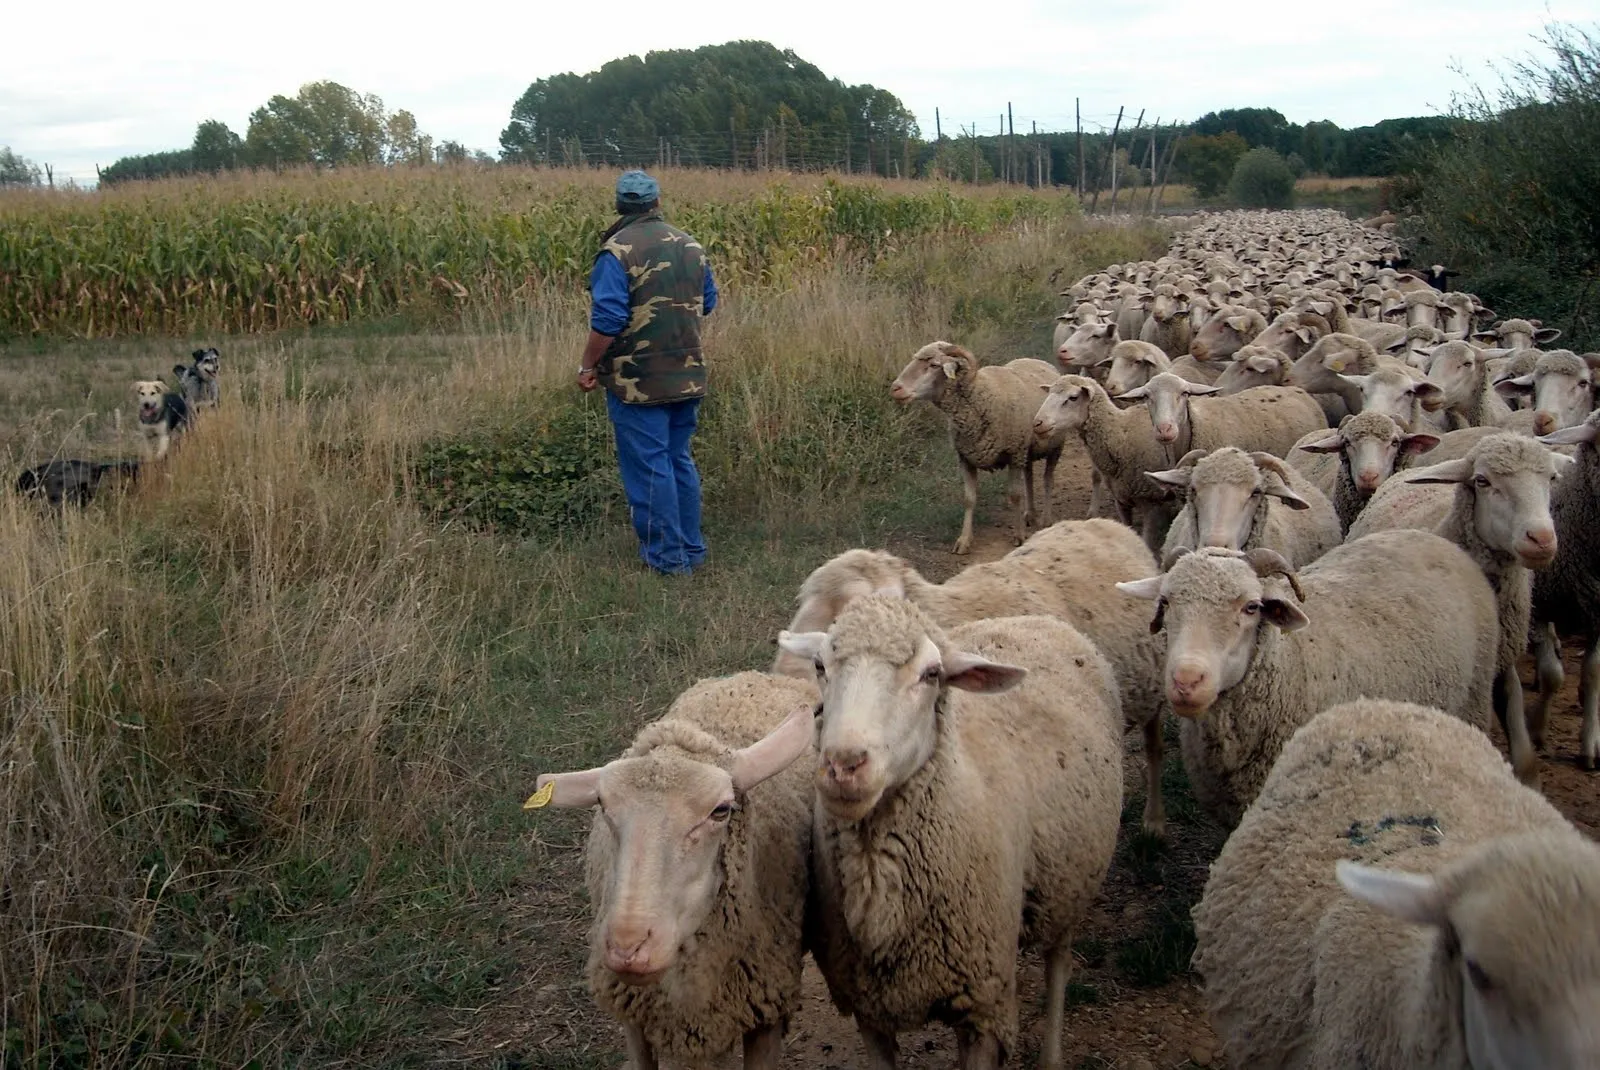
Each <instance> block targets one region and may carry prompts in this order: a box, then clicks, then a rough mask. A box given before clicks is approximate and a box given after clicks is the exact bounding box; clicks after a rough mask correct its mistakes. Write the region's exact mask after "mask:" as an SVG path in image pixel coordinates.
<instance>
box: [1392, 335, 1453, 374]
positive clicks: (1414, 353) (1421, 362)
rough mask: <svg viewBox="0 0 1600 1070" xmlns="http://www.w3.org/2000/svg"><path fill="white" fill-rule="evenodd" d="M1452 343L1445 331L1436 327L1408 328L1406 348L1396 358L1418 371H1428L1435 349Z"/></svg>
mask: <svg viewBox="0 0 1600 1070" xmlns="http://www.w3.org/2000/svg"><path fill="white" fill-rule="evenodd" d="M1448 341H1452V339H1449V338H1446V337H1445V334H1444V332H1443V331H1441V330H1439V329H1438V328H1435V327H1407V328H1406V341H1405V347H1404V348H1403V349H1402V350H1400V351H1399V352H1398V353H1396V354H1395V356H1397V357H1399V358H1400V359H1401V360H1403V361H1405V362H1406V363H1407V364H1409V365H1411V366H1412V367H1413V368H1416V369H1417V370H1418V371H1424V372H1425V371H1427V370H1428V358H1429V354H1430V353H1431V352H1432V350H1433V347H1434V346H1437V345H1442V344H1443V343H1445V342H1448Z"/></svg>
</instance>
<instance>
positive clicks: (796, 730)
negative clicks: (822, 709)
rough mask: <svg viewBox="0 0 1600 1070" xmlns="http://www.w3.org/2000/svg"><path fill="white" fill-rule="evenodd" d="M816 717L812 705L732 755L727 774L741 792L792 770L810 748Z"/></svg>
mask: <svg viewBox="0 0 1600 1070" xmlns="http://www.w3.org/2000/svg"><path fill="white" fill-rule="evenodd" d="M815 724H816V717H815V716H814V711H813V708H812V707H811V706H810V705H806V706H802V707H800V708H799V709H797V710H795V711H793V712H792V713H790V714H789V716H788V717H785V718H784V719H783V723H782V724H780V725H778V727H777V728H774V729H773V730H772V731H771V732H768V733H767V734H766V735H765V736H763V737H762V738H760V739H758V740H756V741H755V742H754V743H752V744H750V745H749V746H748V747H743V748H741V749H739V750H736V751H734V752H733V765H732V766H730V767H729V769H728V773H729V775H731V776H732V777H733V786H734V788H735V789H737V790H738V791H749V790H750V789H751V788H753V787H755V786H756V785H757V784H759V783H761V782H762V781H763V780H766V779H767V778H768V777H770V776H773V775H775V774H777V773H781V772H783V770H785V769H787V768H789V766H791V765H793V764H794V761H795V759H796V758H799V757H800V755H802V754H804V753H805V751H806V748H807V747H809V746H810V745H811V736H812V733H813V732H814V730H815V728H814V726H815Z"/></svg>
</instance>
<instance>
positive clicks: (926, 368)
mask: <svg viewBox="0 0 1600 1070" xmlns="http://www.w3.org/2000/svg"><path fill="white" fill-rule="evenodd" d="M971 359H972V358H971V357H970V356H968V355H967V352H966V350H964V349H961V348H960V347H959V346H953V345H950V344H949V343H948V342H933V343H930V344H929V345H925V346H923V347H922V348H921V349H919V350H917V352H916V354H915V355H914V356H913V357H912V358H911V360H910V362H909V363H907V364H906V366H905V367H904V368H902V369H900V374H899V375H897V376H895V380H894V382H893V383H890V384H889V396H890V397H891V398H893V399H894V400H895V401H897V402H899V403H900V404H902V405H905V404H908V403H909V402H912V401H929V402H937V401H938V400H939V398H940V397H941V396H943V394H944V391H945V388H946V387H947V386H948V385H949V384H950V383H954V382H957V381H959V380H960V379H961V377H962V376H963V375H964V374H966V369H967V364H968V362H969V361H971Z"/></svg>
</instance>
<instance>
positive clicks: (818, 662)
mask: <svg viewBox="0 0 1600 1070" xmlns="http://www.w3.org/2000/svg"><path fill="white" fill-rule="evenodd" d="M811 667H812V668H814V669H816V670H817V675H818V676H826V675H828V670H827V669H826V668H824V667H823V664H822V659H821V658H813V659H812V661H811Z"/></svg>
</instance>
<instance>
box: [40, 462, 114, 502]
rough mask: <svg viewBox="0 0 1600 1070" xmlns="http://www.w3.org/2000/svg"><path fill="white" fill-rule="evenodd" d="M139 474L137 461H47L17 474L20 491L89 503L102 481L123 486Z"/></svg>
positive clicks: (50, 500) (62, 500)
mask: <svg viewBox="0 0 1600 1070" xmlns="http://www.w3.org/2000/svg"><path fill="white" fill-rule="evenodd" d="M138 478H139V462H138V461H106V462H99V461H79V460H71V461H47V462H46V463H44V464H40V465H35V466H34V467H32V468H28V469H25V470H24V471H23V473H22V474H21V475H19V476H18V477H17V493H18V494H24V495H29V494H31V495H33V496H34V497H42V498H44V499H45V500H46V501H48V502H49V503H50V504H51V505H57V506H59V505H62V504H66V505H87V504H89V502H90V501H91V500H92V499H93V498H94V496H95V492H96V491H98V490H99V489H100V486H101V484H102V483H104V484H105V485H106V486H108V487H120V486H122V485H123V484H126V483H130V482H132V481H133V480H135V479H138Z"/></svg>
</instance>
